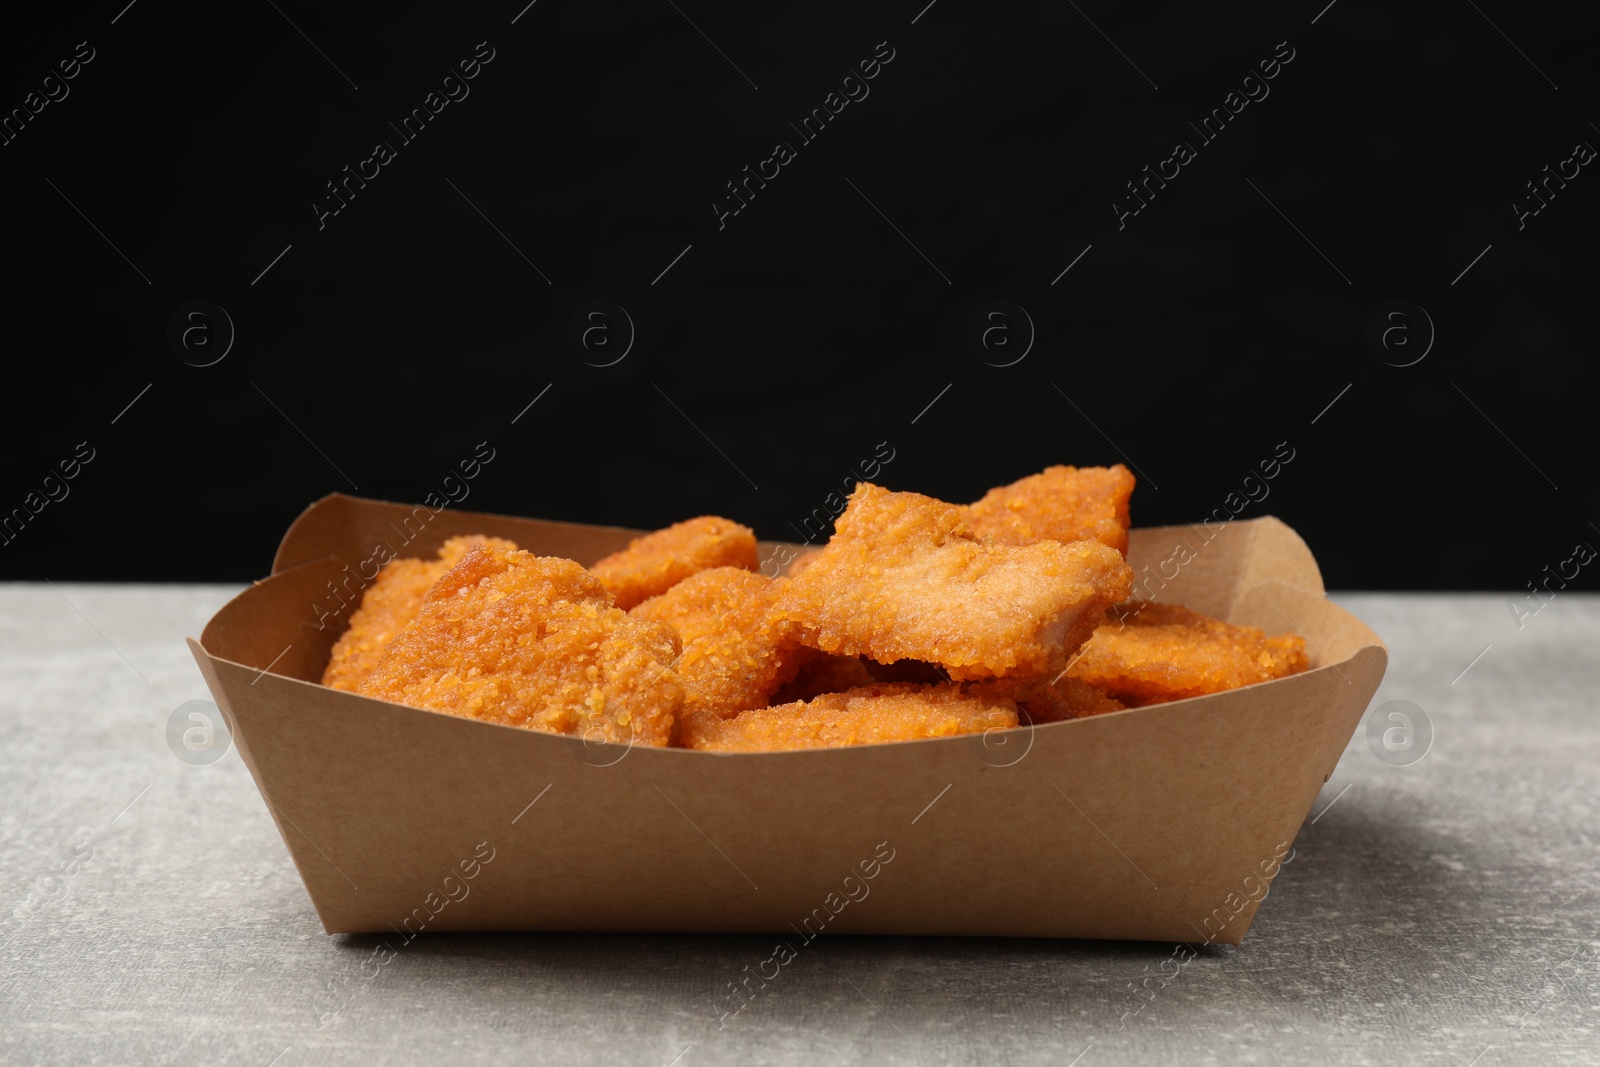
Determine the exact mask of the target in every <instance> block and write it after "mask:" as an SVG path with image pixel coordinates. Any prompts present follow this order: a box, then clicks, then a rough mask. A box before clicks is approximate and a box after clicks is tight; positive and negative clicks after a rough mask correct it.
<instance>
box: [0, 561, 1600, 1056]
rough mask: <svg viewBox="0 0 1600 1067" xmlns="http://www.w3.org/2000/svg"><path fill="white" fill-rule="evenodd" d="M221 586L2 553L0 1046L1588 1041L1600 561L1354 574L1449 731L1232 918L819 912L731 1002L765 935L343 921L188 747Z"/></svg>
mask: <svg viewBox="0 0 1600 1067" xmlns="http://www.w3.org/2000/svg"><path fill="white" fill-rule="evenodd" d="M234 592H236V590H235V589H232V588H224V587H216V586H105V585H62V586H59V587H52V586H50V585H10V586H0V708H3V713H0V751H3V752H4V763H3V772H0V842H3V849H0V890H3V892H4V894H5V895H4V897H3V898H0V961H3V966H0V1028H3V1033H0V1059H4V1060H5V1062H10V1063H29V1064H33V1063H61V1064H74V1065H77V1064H91V1063H107V1064H128V1065H134V1067H143V1065H145V1064H158V1063H216V1064H243V1065H250V1067H269V1065H276V1067H298V1065H302V1064H324V1063H363V1064H402V1063H404V1064H411V1063H419V1064H420V1063H448V1064H451V1065H453V1067H465V1065H469V1064H478V1063H501V1064H503V1063H519V1062H525V1063H529V1064H534V1063H546V1062H559V1063H595V1064H638V1065H644V1067H667V1065H669V1064H676V1065H679V1067H697V1065H701V1064H713V1063H727V1064H732V1063H751V1062H764V1063H815V1062H827V1063H846V1062H856V1061H869V1060H870V1061H872V1062H875V1063H897V1064H908V1065H909V1064H945V1063H952V1064H954V1063H961V1064H967V1063H971V1064H979V1063H981V1064H1032V1063H1041V1064H1042V1063H1052V1064H1081V1065H1082V1067H1104V1065H1108V1064H1122V1063H1125V1064H1135V1063H1137V1064H1140V1065H1166V1064H1172V1065H1178V1064H1182V1065H1184V1067H1193V1065H1197V1064H1254V1063H1263V1064H1264V1063H1272V1064H1307V1065H1330V1064H1331V1065H1352V1067H1354V1065H1358V1064H1390V1063H1427V1064H1441V1065H1443V1064H1450V1065H1457V1067H1469V1065H1473V1067H1503V1065H1507V1064H1551V1063H1561V1064H1594V1063H1600V995H1597V994H1600V978H1597V976H1600V908H1597V906H1596V905H1597V899H1600V848H1597V847H1596V846H1597V844H1600V841H1597V837H1600V833H1597V823H1600V819H1597V815H1600V788H1597V784H1600V783H1597V779H1600V731H1597V728H1596V718H1595V710H1596V704H1597V702H1600V697H1597V695H1596V691H1597V688H1600V686H1597V683H1600V656H1597V655H1596V650H1597V649H1600V597H1589V598H1585V597H1583V596H1579V595H1577V594H1567V593H1563V594H1560V595H1559V596H1557V598H1556V599H1555V600H1554V601H1552V602H1550V603H1549V604H1548V605H1547V606H1546V607H1545V608H1544V609H1543V610H1542V611H1541V612H1539V613H1538V614H1537V615H1535V616H1524V617H1523V618H1522V619H1521V623H1522V626H1521V628H1520V629H1519V627H1518V619H1517V617H1516V615H1514V614H1513V612H1512V611H1511V610H1510V608H1509V607H1508V606H1507V603H1506V599H1505V598H1504V597H1495V596H1437V595H1431V596H1412V595H1387V594H1385V595H1343V596H1338V597H1336V599H1337V600H1339V601H1340V602H1341V603H1342V604H1344V605H1345V606H1346V607H1348V608H1349V609H1350V610H1352V611H1354V612H1355V613H1356V614H1358V615H1360V616H1361V617H1362V618H1363V619H1365V620H1366V621H1367V622H1368V623H1370V624H1371V625H1372V626H1373V627H1374V628H1375V629H1376V630H1377V631H1378V632H1379V633H1381V634H1383V635H1384V636H1385V638H1386V640H1387V641H1388V643H1389V647H1390V651H1391V655H1392V657H1393V660H1392V663H1391V665H1390V668H1389V674H1388V677H1387V679H1386V680H1385V682H1384V685H1383V688H1382V689H1381V690H1379V692H1378V695H1377V697H1376V698H1375V699H1374V701H1373V705H1372V706H1373V709H1374V710H1376V709H1378V708H1379V706H1380V705H1382V704H1384V703H1385V702H1387V701H1390V700H1409V701H1412V702H1413V703H1415V704H1416V705H1417V706H1419V707H1420V708H1421V709H1422V711H1423V715H1424V716H1425V718H1426V721H1427V722H1428V723H1429V724H1431V728H1432V733H1433V742H1432V746H1431V748H1430V749H1429V751H1428V752H1427V754H1426V755H1425V756H1424V757H1423V758H1422V759H1421V760H1420V761H1417V762H1415V763H1412V764H1411V765H1409V766H1396V765H1393V764H1392V763H1390V762H1385V761H1384V760H1381V759H1380V758H1378V756H1377V755H1376V754H1375V751H1374V749H1373V748H1372V747H1370V746H1369V743H1368V741H1367V736H1366V730H1365V729H1362V730H1358V731H1357V734H1356V736H1355V737H1354V738H1353V739H1352V740H1351V743H1350V746H1349V748H1348V750H1347V751H1346V752H1345V755H1344V758H1343V759H1342V761H1341V762H1340V764H1339V767H1338V769H1337V770H1336V771H1335V772H1334V774H1333V777H1332V778H1331V779H1330V780H1329V782H1328V783H1327V785H1326V787H1325V788H1324V790H1323V792H1322V795H1321V796H1320V797H1319V798H1318V800H1317V802H1316V804H1315V805H1314V806H1313V808H1312V814H1311V816H1310V817H1308V819H1307V821H1306V824H1305V826H1303V827H1302V829H1301V831H1300V835H1299V837H1298V839H1297V841H1296V843H1295V849H1296V851H1295V856H1294V860H1293V862H1292V863H1290V864H1288V865H1287V866H1285V867H1284V868H1283V871H1282V873H1281V874H1280V876H1279V877H1278V880H1277V882H1276V884H1275V885H1274V886H1273V889H1272V893H1271V896H1270V899H1269V900H1268V901H1267V902H1266V903H1264V904H1263V905H1262V908H1261V910H1260V913H1259V915H1258V917H1257V919H1256V922H1255V925H1254V927H1253V928H1252V929H1251V931H1250V934H1249V936H1248V937H1247V938H1246V940H1245V942H1244V944H1243V945H1242V946H1240V947H1238V948H1229V947H1219V946H1214V947H1210V948H1201V949H1200V950H1199V954H1198V956H1196V957H1195V958H1194V959H1193V960H1191V961H1190V962H1188V963H1187V965H1185V966H1183V967H1182V968H1181V969H1179V968H1178V967H1177V966H1176V964H1175V963H1174V962H1171V961H1173V959H1174V956H1173V952H1174V948H1175V946H1173V945H1170V944H1152V943H1114V942H1089V941H1048V940H998V939H997V940H986V939H979V938H971V939H967V938H952V939H941V938H868V937H859V938H850V937H837V938H824V939H822V940H819V941H818V942H817V944H816V945H815V946H814V947H813V948H811V949H809V950H808V951H807V953H806V955H805V957H804V958H803V959H802V960H801V961H799V967H798V969H797V970H791V971H786V972H785V975H786V978H785V981H784V983H783V984H782V986H781V987H779V988H773V989H771V990H769V991H767V992H765V993H763V994H762V996H760V997H759V998H757V999H756V1000H754V1001H753V1002H752V1003H751V1004H750V1005H749V1006H748V1007H747V1008H746V1009H745V1010H744V1011H743V1012H741V1013H740V1014H739V1015H738V1016H737V1017H734V1018H731V1019H730V1020H728V1022H727V1025H726V1026H725V1027H722V1028H719V1025H718V1011H719V1007H718V1006H719V1004H720V1003H721V998H722V997H723V996H725V995H726V984H727V982H728V981H730V980H731V979H735V978H736V977H738V976H739V975H741V974H742V973H743V968H744V966H745V965H746V964H749V963H751V962H752V961H757V960H760V959H763V958H765V956H766V955H767V950H768V949H769V948H770V946H769V944H768V940H769V939H767V938H762V937H746V936H725V937H711V936H677V935H674V936H619V935H603V936H573V935H560V936H552V935H531V934H529V935H522V934H516V935H508V934H493V935H490V934H485V935H423V936H422V937H420V938H418V939H417V941H416V942H414V943H412V944H411V945H409V946H407V948H406V950H405V953H404V955H403V956H401V957H397V958H396V959H395V961H394V963H393V964H391V965H389V966H385V967H383V968H381V969H377V968H372V967H367V968H363V966H362V964H363V962H364V961H366V960H368V959H369V958H370V957H371V955H372V952H373V950H374V947H375V946H376V945H377V943H378V942H379V940H380V939H379V938H375V937H368V936H336V937H329V936H327V935H325V934H323V933H322V929H321V927H320V925H319V924H318V923H317V920H316V916H315V915H314V914H313V912H312V909H311V904H310V901H309V900H308V898H307V896H306V893H305V890H304V888H303V887H302V886H301V884H300V880H299V878H298V877H297V875H296V874H295V870H294V867H293V865H292V864H291V862H290V860H289V855H288V853H287V851H286V850H285V848H284V846H283V843H282V841H281V840H280V838H279V837H278V834H277V831H276V830H275V829H274V827H273V824H272V821H271V820H270V818H269V817H268V815H267V811H266V808H265V806H264V805H263V803H262V800H261V797H260V794H258V793H257V792H256V789H255V786H254V784H253V783H252V782H251V780H250V776H249V774H248V772H247V771H246V770H245V768H244V766H243V764H242V763H241V762H240V760H239V758H238V755H237V754H236V753H233V752H229V753H228V754H227V755H226V756H224V757H223V758H222V759H221V760H219V761H217V762H215V763H213V764H211V765H209V766H190V765H188V764H186V763H183V762H181V761H179V760H178V759H177V758H175V757H174V756H173V754H172V752H171V751H170V750H169V749H168V747H167V743H166V724H167V720H168V717H169V715H170V714H171V712H172V711H173V710H174V709H175V708H176V707H177V706H178V705H180V704H182V703H184V702H186V701H189V700H197V699H206V698H208V696H209V694H208V692H207V690H206V687H205V684H204V682H203V681H202V679H201V677H200V674H199V672H198V670H197V669H196V668H195V665H194V662H193V661H192V659H191V658H190V656H189V652H188V650H187V649H186V648H185V646H184V644H183V638H184V637H185V636H186V635H191V634H198V633H199V631H200V629H201V627H202V626H203V625H204V623H205V621H206V620H207V619H208V618H209V617H210V615H211V614H212V612H214V611H215V610H216V609H217V608H218V607H219V606H220V605H221V604H222V603H224V602H225V601H226V600H227V599H228V598H229V597H230V596H231V595H232V594H233V593H234ZM1369 717H1370V716H1369ZM1421 725H1422V723H1421V720H1419V721H1418V726H1419V727H1420V726H1421ZM1413 751H1415V750H1413ZM1164 962H1165V963H1166V966H1164V967H1163V963H1164ZM1174 971H1176V976H1174V975H1173V972H1174ZM373 972H376V976H375V977H366V976H365V975H366V974H370V973H373ZM1075 1057H1076V1059H1075Z"/></svg>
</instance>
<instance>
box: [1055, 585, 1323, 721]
mask: <svg viewBox="0 0 1600 1067" xmlns="http://www.w3.org/2000/svg"><path fill="white" fill-rule="evenodd" d="M1309 666H1310V660H1309V657H1308V656H1307V655H1306V643H1305V639H1304V638H1302V637H1299V636H1297V635H1293V634H1285V635H1283V636H1279V637H1269V636H1267V634H1266V632H1265V631H1264V630H1260V629H1258V628H1256V627H1254V626H1236V625H1234V624H1232V623H1228V622H1224V621H1222V620H1221V619H1214V618H1212V617H1211V616H1209V615H1205V614H1202V613H1201V612H1198V611H1194V610H1193V609H1191V608H1186V607H1183V606H1182V605H1179V604H1161V603H1156V602H1152V601H1129V602H1128V603H1127V604H1123V605H1119V606H1118V608H1117V609H1116V610H1114V611H1113V612H1112V614H1111V617H1109V618H1108V619H1107V620H1106V622H1105V624H1104V625H1103V626H1101V627H1100V628H1099V629H1098V630H1096V631H1095V633H1094V636H1093V637H1091V638H1090V639H1089V640H1088V642H1086V643H1085V644H1084V646H1083V650H1082V652H1081V653H1080V655H1079V657H1078V659H1077V660H1076V661H1075V662H1074V663H1073V664H1072V666H1071V668H1069V669H1068V671H1067V675H1068V677H1069V678H1076V679H1078V680H1080V681H1083V682H1087V683H1088V684H1090V685H1093V686H1094V687H1095V688H1097V689H1100V690H1102V691H1104V692H1106V693H1108V694H1109V695H1110V696H1112V697H1113V698H1115V699H1117V700H1121V701H1123V702H1125V703H1127V704H1129V705H1130V706H1138V705H1143V704H1159V703H1163V702H1165V701H1169V700H1181V699H1184V698H1185V697H1194V696H1205V695H1207V694H1210V693H1221V692H1226V691H1227V690H1230V689H1238V688H1241V687H1242V686H1246V685H1255V684H1257V683H1259V682H1268V681H1272V680H1273V679H1275V678H1286V677H1288V676H1289V675H1292V674H1299V673H1300V672H1301V671H1304V670H1306V669H1307V667H1309Z"/></svg>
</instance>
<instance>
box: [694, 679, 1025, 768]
mask: <svg viewBox="0 0 1600 1067" xmlns="http://www.w3.org/2000/svg"><path fill="white" fill-rule="evenodd" d="M1015 725H1017V709H1016V705H1015V704H1013V703H1012V702H1011V701H1009V700H1005V699H1003V698H998V697H993V696H987V695H983V694H977V693H964V692H962V690H961V687H960V686H957V685H950V684H946V685H937V686H916V685H877V686H867V687H864V688H860V689H851V690H849V691H848V692H844V693H826V694H824V695H822V696H819V697H817V698H816V699H815V700H812V701H809V702H807V701H797V702H795V703H793V704H783V705H780V706H778V707H773V708H761V709H759V710H756V711H747V712H745V713H743V714H742V715H739V716H737V717H735V718H732V719H722V718H719V717H717V716H716V715H712V714H708V713H704V712H699V713H691V714H688V715H685V716H684V720H683V723H682V725H681V727H680V730H679V743H680V744H682V745H683V746H684V747H686V748H698V749H705V750H708V751H712V752H778V751H784V750H789V749H800V748H834V747H837V746H841V745H868V744H874V743H876V742H880V741H917V740H921V739H923V738H930V737H954V736H956V735H958V734H973V733H981V732H983V731H986V730H1004V729H1007V728H1009V727H1012V726H1015Z"/></svg>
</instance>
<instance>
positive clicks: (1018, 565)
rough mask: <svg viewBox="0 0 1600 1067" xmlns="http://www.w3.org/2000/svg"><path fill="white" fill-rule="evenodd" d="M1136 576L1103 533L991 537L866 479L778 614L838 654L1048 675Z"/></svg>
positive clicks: (940, 506) (983, 672)
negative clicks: (1026, 539) (981, 537)
mask: <svg viewBox="0 0 1600 1067" xmlns="http://www.w3.org/2000/svg"><path fill="white" fill-rule="evenodd" d="M1132 582H1133V577H1132V572H1131V571H1130V570H1129V569H1128V566H1127V564H1126V563H1124V562H1123V559H1122V557H1121V556H1120V555H1118V554H1117V552H1116V550H1115V549H1111V548H1108V547H1107V546H1105V545H1102V544H1099V543H1098V542H1093V541H1076V542H1073V543H1071V544H1065V545H1063V544H1060V543H1059V542H1055V541H1040V542H1038V543H1036V544H1032V545H1020V546H1019V545H1005V544H993V543H983V542H979V541H978V540H977V539H976V538H975V537H974V535H973V534H972V531H971V529H970V528H969V527H968V526H967V524H966V522H965V519H964V509H963V508H960V507H958V506H956V505H953V504H946V503H944V502H943V501H939V500H935V499H933V498H932V497H926V496H922V495H920V494H917V493H892V492H889V491H888V490H885V489H880V488H879V487H877V486H875V485H871V484H869V483H862V484H861V485H860V486H858V487H857V488H856V490H855V492H854V493H852V494H851V496H850V504H849V506H848V507H847V508H846V509H845V512H844V514H843V515H841V516H840V517H839V520H838V523H837V525H836V532H835V533H834V536H833V539H832V540H831V541H830V542H829V543H828V545H827V547H826V548H824V549H823V550H822V552H821V554H820V555H818V557H817V558H816V560H814V561H813V562H812V563H811V565H810V566H808V567H807V568H806V569H805V570H804V571H803V572H802V573H801V574H800V575H799V576H798V577H795V578H792V579H790V580H789V581H788V583H787V585H786V586H785V587H784V588H783V590H782V591H781V592H780V593H779V596H778V602H777V605H776V606H775V608H774V610H773V618H774V620H775V621H776V622H777V623H779V624H781V625H784V626H787V627H791V628H792V629H793V631H794V633H795V634H796V635H797V637H798V638H799V640H800V641H801V642H802V643H803V644H806V645H808V646H810V647H813V648H818V649H821V650H822V651H824V652H830V653H834V654H837V655H847V656H853V655H866V656H870V657H871V658H872V659H874V660H877V661H879V662H881V663H893V662H895V661H897V660H903V659H912V660H924V661H927V662H930V663H936V664H938V665H939V666H941V667H943V668H944V669H945V670H947V671H948V672H949V673H950V676H951V677H952V678H954V679H957V680H962V679H982V678H991V677H1000V676H1007V675H1014V676H1018V677H1028V678H1036V679H1038V678H1044V679H1048V678H1051V677H1054V676H1055V675H1056V674H1059V673H1060V672H1061V670H1062V669H1063V668H1065V667H1066V665H1067V662H1068V660H1069V659H1070V658H1071V656H1072V653H1073V652H1074V651H1076V650H1077V648H1078V646H1079V645H1081V644H1082V643H1083V642H1084V641H1085V640H1087V639H1088V637H1089V635H1090V634H1091V633H1093V631H1094V628H1095V627H1096V626H1098V625H1099V623H1100V621H1101V620H1102V619H1103V617H1104V614H1105V610H1106V608H1108V607H1109V606H1110V605H1112V604H1114V603H1116V602H1117V601H1120V600H1122V599H1124V598H1125V597H1127V595H1128V593H1129V592H1130V591H1131V589H1132Z"/></svg>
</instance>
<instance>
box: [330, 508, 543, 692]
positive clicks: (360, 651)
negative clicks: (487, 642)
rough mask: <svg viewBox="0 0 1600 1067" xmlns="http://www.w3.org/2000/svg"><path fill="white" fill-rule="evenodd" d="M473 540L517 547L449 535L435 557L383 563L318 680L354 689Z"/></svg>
mask: <svg viewBox="0 0 1600 1067" xmlns="http://www.w3.org/2000/svg"><path fill="white" fill-rule="evenodd" d="M477 544H493V545H499V546H500V547H501V548H506V549H514V548H516V547H517V546H516V545H515V544H513V543H512V542H510V541H506V540H502V539H501V538H498V537H484V536H482V535H481V534H472V535H469V536H466V537H452V538H450V539H449V540H448V541H446V542H445V543H444V544H443V545H442V546H441V547H440V548H439V558H438V559H430V560H422V559H396V560H390V561H389V562H388V563H386V564H384V566H383V569H382V570H380V571H378V574H377V576H376V577H375V578H373V580H372V584H371V585H369V586H368V587H367V589H366V591H365V592H364V593H362V595H361V606H360V607H358V608H356V610H355V612H354V613H353V614H352V615H351V616H350V625H349V627H348V628H346V630H345V632H344V633H343V634H341V635H340V636H339V640H338V641H337V642H335V643H334V646H333V654H332V655H331V656H330V657H329V659H328V666H327V669H326V670H324V671H323V672H322V684H323V685H326V686H332V687H333V688H334V689H346V690H349V691H350V692H352V693H353V692H355V691H356V690H357V689H359V688H360V686H361V683H362V682H363V681H365V680H366V677H367V675H369V674H371V673H372V668H373V667H375V666H377V665H378V658H379V657H380V656H382V655H383V650H384V649H385V648H387V647H388V645H389V642H390V641H392V640H394V635H395V634H397V633H399V632H400V631H401V629H402V628H403V627H404V626H405V624H406V623H408V622H410V621H411V620H412V619H414V618H416V617H417V612H419V611H421V610H422V601H423V598H424V597H426V596H427V595H428V590H429V589H432V588H433V583H434V582H436V581H438V580H439V579H440V578H442V577H443V576H444V572H445V571H447V570H449V569H450V568H451V567H454V566H455V565H456V564H457V563H460V562H461V558H462V557H463V556H465V555H466V554H467V551H468V550H469V549H471V548H472V546H473V545H477Z"/></svg>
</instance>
